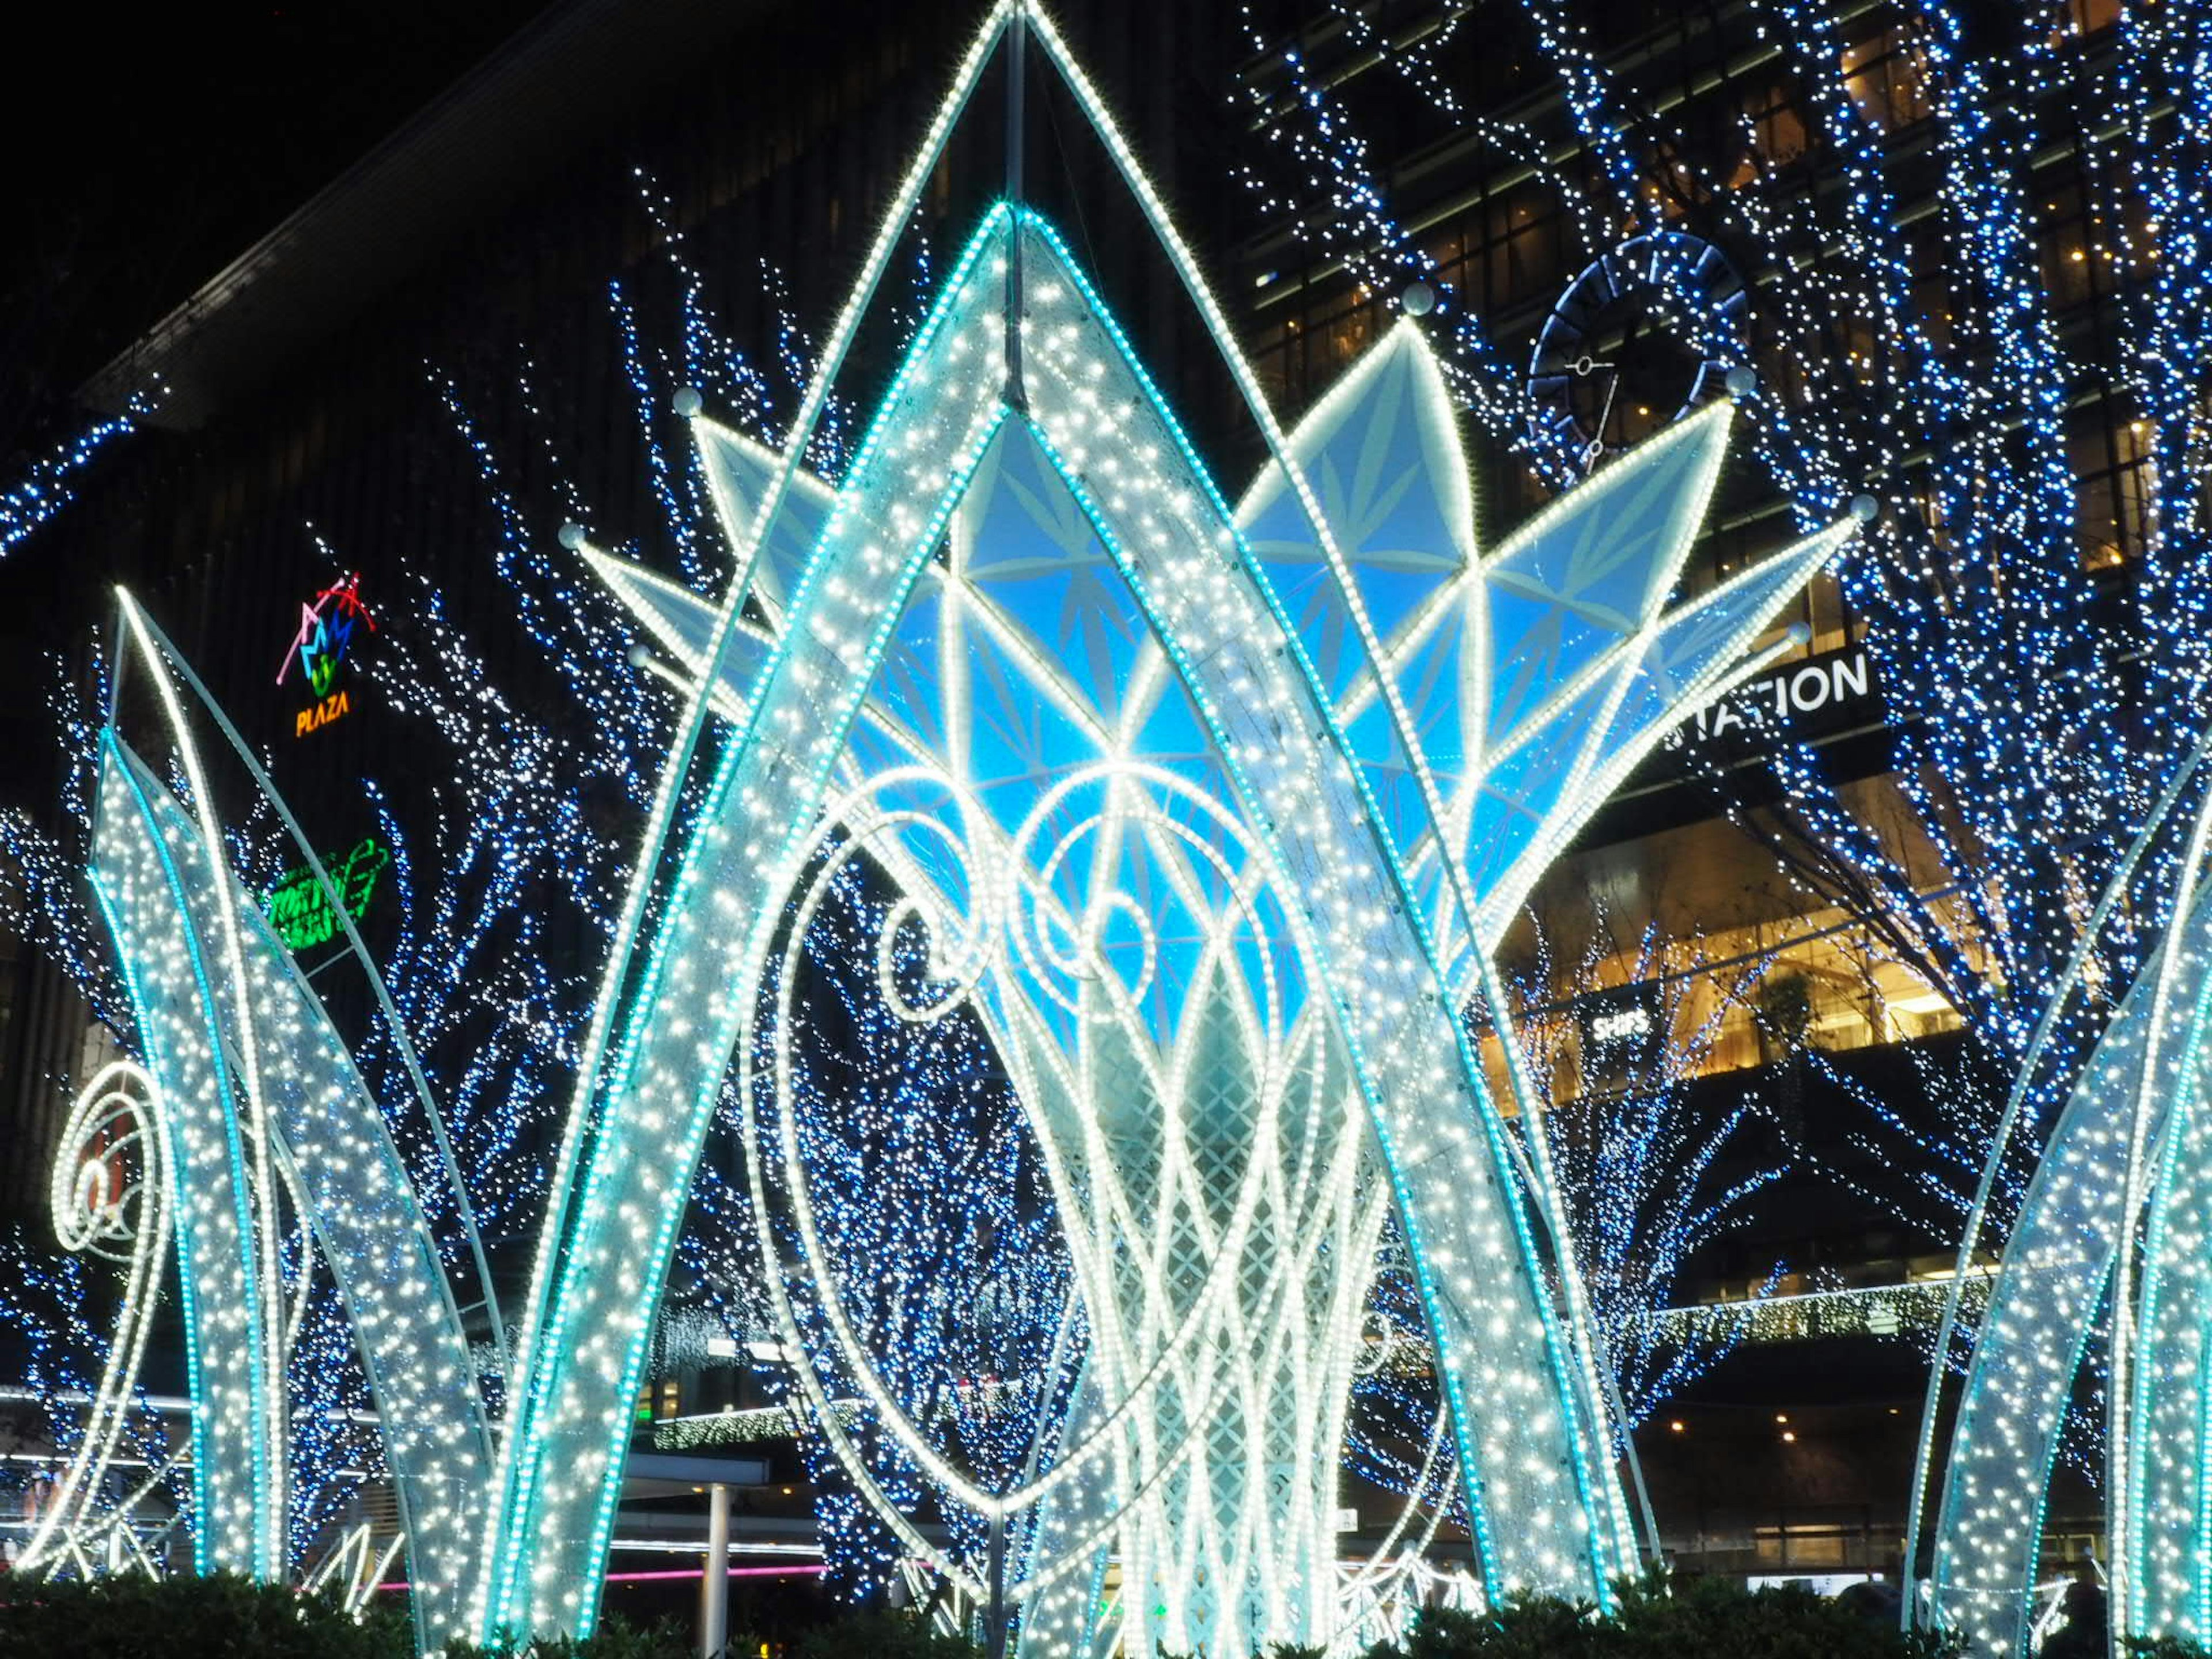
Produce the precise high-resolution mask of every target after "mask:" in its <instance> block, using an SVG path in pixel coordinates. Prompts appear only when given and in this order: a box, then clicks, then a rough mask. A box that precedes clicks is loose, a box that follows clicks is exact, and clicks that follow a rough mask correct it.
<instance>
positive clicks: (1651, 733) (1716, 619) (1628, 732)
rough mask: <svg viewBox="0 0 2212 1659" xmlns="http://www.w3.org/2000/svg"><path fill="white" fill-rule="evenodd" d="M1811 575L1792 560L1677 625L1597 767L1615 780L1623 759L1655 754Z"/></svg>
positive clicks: (1643, 661)
mask: <svg viewBox="0 0 2212 1659" xmlns="http://www.w3.org/2000/svg"><path fill="white" fill-rule="evenodd" d="M1824 554H1825V550H1824ZM1807 574H1808V571H1807V569H1806V568H1805V562H1804V560H1803V559H1802V556H1799V555H1796V554H1785V555H1784V556H1780V557H1778V558H1774V559H1770V560H1768V561H1767V562H1765V564H1763V565H1760V566H1759V568H1757V569H1756V570H1754V571H1753V572H1752V573H1751V575H1750V576H1749V577H1748V578H1747V579H1746V580H1742V581H1740V582H1738V583H1736V584H1735V585H1734V586H1730V587H1729V588H1727V589H1726V590H1724V591H1723V592H1720V593H1717V594H1715V595H1714V596H1713V597H1712V599H1711V600H1710V601H1708V602H1705V603H1703V604H1699V605H1694V606H1691V607H1686V608H1685V609H1684V610H1683V611H1680V612H1679V613H1678V614H1676V615H1675V616H1674V617H1670V618H1669V619H1668V622H1667V623H1666V624H1665V625H1664V626H1663V627H1662V628H1661V629H1660V630H1659V632H1658V634H1657V635H1656V637H1655V638H1654V639H1653V640H1652V641H1651V643H1650V644H1649V645H1647V646H1645V647H1644V652H1643V655H1642V657H1641V658H1640V659H1638V663H1637V665H1636V667H1635V668H1634V669H1633V670H1632V671H1631V673H1630V676H1629V681H1628V689H1627V691H1626V695H1624V696H1623V697H1622V698H1621V702H1620V708H1619V709H1617V710H1616V711H1615V712H1614V714H1613V720H1612V723H1611V724H1610V725H1609V726H1607V728H1606V734H1605V737H1604V738H1603V739H1602V740H1601V742H1600V743H1599V744H1598V749H1597V755H1596V764H1597V765H1598V766H1599V767H1600V768H1602V769H1606V771H1607V775H1611V773H1612V771H1613V763H1614V762H1615V760H1616V759H1618V758H1621V757H1632V756H1633V755H1634V754H1635V753H1637V752H1639V751H1640V750H1643V749H1646V748H1648V747H1649V746H1650V741H1651V740H1653V739H1656V738H1657V736H1658V735H1659V734H1660V733H1661V732H1663V731H1665V729H1666V728H1667V727H1668V726H1670V725H1672V724H1674V722H1676V721H1678V720H1680V719H1681V718H1682V710H1683V709H1684V708H1686V707H1689V706H1690V702H1691V698H1690V695H1689V694H1690V693H1692V690H1695V689H1698V688H1701V687H1702V686H1703V685H1705V684H1706V683H1707V682H1709V681H1710V679H1711V678H1712V677H1713V676H1714V675H1716V674H1717V673H1718V672H1719V671H1722V670H1723V669H1725V668H1726V667H1728V666H1729V665H1730V664H1731V663H1733V662H1734V661H1735V659H1736V658H1737V657H1739V656H1740V655H1741V653H1742V651H1743V648H1744V646H1745V644H1746V643H1747V639H1748V638H1749V636H1751V635H1755V634H1756V633H1757V632H1758V630H1759V629H1760V628H1761V627H1763V626H1764V625H1765V621H1766V618H1767V617H1770V616H1771V615H1772V614H1773V612H1774V611H1775V608H1776V607H1777V606H1778V605H1780V604H1781V603H1782V601H1783V600H1784V599H1787V598H1788V597H1789V596H1790V594H1792V593H1794V592H1796V591H1797V589H1798V588H1800V587H1801V586H1803V585H1804V581H1805V577H1806V575H1807Z"/></svg>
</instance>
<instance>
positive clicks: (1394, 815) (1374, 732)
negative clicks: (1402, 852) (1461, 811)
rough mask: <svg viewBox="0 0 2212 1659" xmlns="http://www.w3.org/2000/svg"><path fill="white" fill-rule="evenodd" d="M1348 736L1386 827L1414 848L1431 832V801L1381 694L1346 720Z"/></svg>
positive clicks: (1400, 841) (1394, 838)
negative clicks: (1425, 798) (1415, 772)
mask: <svg viewBox="0 0 2212 1659" xmlns="http://www.w3.org/2000/svg"><path fill="white" fill-rule="evenodd" d="M1343 729H1344V735H1345V740H1346V743H1348V744H1350V745H1351V747H1352V753H1353V755H1355V756H1356V757H1358V761H1359V773H1360V778H1361V780H1362V781H1364V783H1365V784H1366V786H1367V788H1368V791H1369V793H1371V794H1372V795H1373V796H1374V797H1375V804H1376V806H1378V807H1379V808H1381V809H1382V813H1383V828H1384V829H1387V830H1389V833H1390V838H1391V840H1392V841H1393V842H1395V844H1396V845H1398V846H1399V847H1401V848H1413V847H1417V846H1419V844H1420V842H1421V841H1422V839H1423V838H1424V837H1425V836H1427V835H1428V833H1429V829H1430V827H1431V826H1430V823H1429V812H1428V805H1427V803H1426V802H1425V801H1424V800H1423V799H1422V798H1421V787H1420V781H1419V778H1418V777H1417V776H1415V775H1414V772H1413V762H1412V760H1411V758H1410V757H1408V756H1407V753H1406V750H1405V745H1404V744H1402V743H1401V742H1400V741H1399V736H1398V723H1397V721H1396V720H1395V718H1393V716H1392V715H1391V713H1390V710H1389V706H1388V705H1387V704H1385V703H1384V702H1383V701H1382V699H1381V698H1379V697H1378V698H1376V699H1374V700H1373V701H1372V702H1369V703H1368V704H1367V706H1366V707H1365V708H1363V709H1361V710H1360V711H1359V713H1358V714H1355V715H1353V716H1352V718H1351V719H1350V720H1346V721H1345V722H1344V728H1343Z"/></svg>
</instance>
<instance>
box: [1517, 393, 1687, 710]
mask: <svg viewBox="0 0 2212 1659" xmlns="http://www.w3.org/2000/svg"><path fill="white" fill-rule="evenodd" d="M1724 415H1725V410H1720V411H1719V412H1717V413H1713V414H1706V415H1701V416H1696V417H1694V418H1692V419H1691V420H1687V421H1684V422H1681V423H1680V425H1679V426H1677V427H1676V428H1674V429H1673V430H1672V431H1669V432H1668V433H1666V434H1664V435H1662V436H1661V437H1659V438H1656V439H1654V440H1653V441H1651V442H1650V443H1648V444H1646V445H1644V446H1643V447H1641V448H1639V449H1637V450H1635V451H1633V452H1632V453H1630V454H1628V455H1626V456H1624V457H1622V458H1621V459H1620V460H1618V461H1615V462H1614V463H1613V465H1611V466H1609V467H1607V468H1606V469H1605V470H1604V471H1602V472H1601V473H1600V474H1599V475H1598V476H1597V477H1595V478H1593V479H1591V480H1590V481H1589V483H1585V484H1583V485H1582V486H1581V487H1580V488H1578V489H1572V490H1570V491H1569V492H1568V493H1567V494H1566V495H1562V496H1560V497H1559V499H1558V500H1557V501H1554V502H1553V504H1552V505H1551V506H1550V507H1547V508H1546V509H1545V510H1544V511H1543V512H1542V513H1540V514H1539V515H1538V516H1537V518H1536V519H1535V520H1534V522H1532V523H1531V524H1530V525H1529V526H1528V528H1527V529H1525V530H1523V531H1522V532H1518V533H1516V535H1515V536H1514V537H1513V538H1512V539H1511V541H1510V542H1509V543H1508V544H1507V545H1506V546H1505V548H1504V550H1501V551H1500V552H1499V553H1498V555H1497V556H1495V557H1494V558H1492V560H1490V561H1489V562H1487V563H1486V565H1485V567H1484V573H1483V574H1484V578H1485V580H1486V583H1487V585H1488V587H1489V592H1490V607H1491V611H1490V614H1491V646H1492V662H1493V664H1494V667H1493V669H1492V687H1493V688H1494V689H1493V691H1492V708H1491V717H1490V724H1489V732H1490V735H1491V736H1492V737H1493V738H1496V737H1499V736H1503V735H1504V733H1506V732H1509V731H1510V730H1511V729H1512V727H1513V726H1514V725H1515V724H1516V722H1517V721H1518V720H1521V719H1522V718H1523V717H1524V716H1525V715H1526V714H1528V711H1529V710H1530V709H1531V708H1534V707H1535V706H1536V705H1537V704H1538V703H1539V702H1541V700H1542V699H1543V697H1544V696H1545V695H1546V694H1547V692H1548V691H1549V690H1551V689H1552V688H1553V686H1555V685H1558V684H1561V683H1563V682H1565V681H1567V680H1570V679H1571V678H1573V677H1574V676H1575V675H1576V674H1577V672H1578V671H1581V670H1582V669H1583V668H1584V667H1586V666H1588V665H1589V663H1590V662H1591V661H1593V660H1594V659H1595V658H1596V657H1597V656H1598V655H1599V653H1601V652H1602V651H1604V650H1605V649H1606V648H1607V647H1608V646H1609V645H1611V644H1613V642H1614V641H1616V640H1617V639H1619V638H1620V636H1622V635H1626V634H1629V633H1631V632H1632V631H1633V630H1634V629H1636V628H1638V626H1639V625H1641V624H1642V623H1644V622H1645V621H1647V620H1649V619H1650V617H1651V616H1652V615H1654V614H1655V613H1656V611H1657V609H1658V607H1659V606H1660V605H1661V604H1662V603H1663V602H1664V600H1665V599H1666V596H1667V589H1668V586H1670V585H1671V584H1672V582H1673V580H1674V573H1675V570H1676V569H1677V568H1678V567H1679V565H1680V559H1681V556H1682V554H1683V552H1684V551H1685V550H1686V549H1687V547H1688V545H1689V542H1690V538H1691V537H1692V535H1693V534H1694V533H1695V532H1696V529H1697V526H1698V524H1699V521H1700V520H1701V519H1702V518H1703V516H1704V513H1705V499H1706V496H1707V495H1708V494H1709V493H1710V492H1711V486H1712V479H1713V476H1714V473H1715V471H1716V469H1717V466H1718V465H1719V460H1720V455H1721V452H1722V449H1723V447H1724V446H1725V444H1726V442H1727V440H1728V424H1727V422H1726V420H1725V418H1723V417H1724Z"/></svg>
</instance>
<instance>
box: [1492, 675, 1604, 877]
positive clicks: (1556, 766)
mask: <svg viewBox="0 0 2212 1659" xmlns="http://www.w3.org/2000/svg"><path fill="white" fill-rule="evenodd" d="M1612 695H1613V677H1612V676H1610V675H1608V676H1607V677H1606V678H1603V679H1601V680H1600V681H1599V682H1598V683H1597V684H1595V685H1593V686H1592V687H1590V689H1589V690H1587V691H1584V692H1583V694H1582V695H1581V696H1577V697H1576V698H1574V699H1573V700H1572V701H1571V702H1569V703H1567V704H1566V706H1565V708H1561V709H1560V710H1559V713H1557V714H1554V715H1553V717H1552V719H1551V720H1548V721H1547V722H1546V723H1545V726H1544V729H1543V730H1542V731H1541V732H1537V733H1536V734H1535V735H1534V736H1533V737H1531V738H1529V739H1528V742H1526V743H1524V744H1522V745H1521V747H1520V748H1518V749H1516V750H1513V752H1512V753H1510V754H1509V755H1507V756H1506V757H1504V759H1502V760H1500V761H1499V762H1498V763H1497V764H1496V765H1494V766H1492V767H1491V768H1490V769H1489V770H1488V771H1487V772H1486V774H1485V775H1483V778H1482V781H1480V783H1479V784H1477V785H1476V786H1475V788H1474V805H1473V809H1472V811H1470V812H1469V813H1468V826H1467V858H1466V865H1467V873H1468V882H1469V884H1470V886H1471V888H1472V890H1473V891H1474V899H1475V902H1477V903H1478V904H1479V903H1480V902H1482V901H1483V900H1484V899H1485V898H1486V897H1487V896H1489V895H1490V893H1491V892H1492V890H1495V889H1497V888H1498V886H1500V885H1501V884H1503V882H1504V878H1505V877H1506V875H1507V872H1509V871H1510V870H1511V869H1512V868H1513V866H1514V865H1515V863H1516V861H1517V860H1519V859H1520V858H1521V856H1522V854H1524V853H1526V852H1528V850H1529V848H1530V846H1531V843H1532V842H1534V840H1535V837H1536V832H1537V830H1538V829H1539V828H1540V827H1541V826H1542V825H1543V824H1544V823H1546V822H1547V820H1548V819H1550V818H1551V817H1553V814H1554V813H1555V812H1556V811H1558V810H1559V807H1560V806H1561V805H1562V804H1563V802H1564V801H1565V798H1566V793H1567V790H1568V787H1569V786H1570V785H1571V784H1572V783H1573V782H1574V781H1575V779H1576V775H1577V769H1578V768H1579V765H1580V763H1581V761H1582V757H1583V752H1584V750H1585V749H1586V748H1587V747H1588V745H1589V739H1590V736H1591V732H1592V728H1593V727H1594V726H1595V723H1596V722H1597V720H1599V718H1600V717H1601V715H1602V714H1603V713H1604V710H1605V706H1606V702H1607V699H1608V698H1610V697H1611V696H1612Z"/></svg>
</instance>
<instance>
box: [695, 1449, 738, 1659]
mask: <svg viewBox="0 0 2212 1659" xmlns="http://www.w3.org/2000/svg"><path fill="white" fill-rule="evenodd" d="M706 1565H707V1571H705V1573H704V1574H702V1576H701V1577H700V1580H699V1659H722V1650H723V1649H724V1648H726V1647H727V1646H728V1645H729V1641H730V1489H729V1487H727V1486H725V1485H723V1484H722V1482H720V1481H719V1480H717V1481H716V1482H715V1483H714V1485H713V1486H709V1487H708V1488H707V1564H706Z"/></svg>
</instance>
